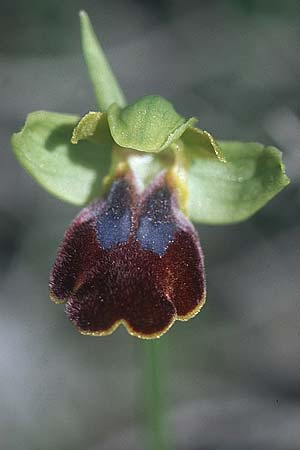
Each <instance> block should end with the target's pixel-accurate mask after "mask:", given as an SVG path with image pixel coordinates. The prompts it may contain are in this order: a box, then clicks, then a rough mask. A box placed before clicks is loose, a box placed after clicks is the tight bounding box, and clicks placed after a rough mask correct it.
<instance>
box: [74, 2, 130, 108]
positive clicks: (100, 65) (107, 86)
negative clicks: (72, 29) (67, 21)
mask: <svg viewBox="0 0 300 450" xmlns="http://www.w3.org/2000/svg"><path fill="white" fill-rule="evenodd" d="M80 26H81V41H82V51H83V56H84V60H85V63H86V66H87V69H88V72H89V75H90V78H91V81H92V84H93V86H94V91H95V95H96V98H97V103H98V106H99V108H100V109H101V110H102V111H106V110H107V109H108V107H109V106H110V105H111V104H112V103H117V104H118V105H119V106H124V105H125V104H126V101H125V97H124V95H123V92H122V90H121V88H120V86H119V84H118V82H117V80H116V78H115V76H114V74H113V72H112V70H111V67H110V65H109V63H108V61H107V59H106V56H105V54H104V52H103V50H102V48H101V46H100V44H99V42H98V39H97V37H96V35H95V32H94V30H93V27H92V25H91V22H90V19H89V17H88V15H87V13H86V12H85V11H81V12H80Z"/></svg>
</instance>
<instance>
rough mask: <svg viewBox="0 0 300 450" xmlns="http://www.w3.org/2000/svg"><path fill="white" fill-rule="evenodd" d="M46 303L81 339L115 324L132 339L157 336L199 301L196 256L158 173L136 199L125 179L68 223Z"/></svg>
mask: <svg viewBox="0 0 300 450" xmlns="http://www.w3.org/2000/svg"><path fill="white" fill-rule="evenodd" d="M50 293H51V297H52V299H53V300H54V301H57V302H60V303H62V302H65V303H66V313H67V316H68V318H69V319H70V320H71V321H72V322H73V323H74V325H75V326H76V327H77V328H78V329H79V331H80V332H81V333H83V334H89V335H99V336H101V335H107V334H110V333H112V332H113V331H114V330H115V329H116V328H117V327H118V325H119V324H123V325H125V327H126V328H127V330H128V332H129V333H130V334H132V335H134V336H137V337H140V338H145V339H147V338H148V339H151V338H156V337H160V336H161V335H162V334H164V333H165V332H166V331H167V330H168V329H169V328H170V327H171V326H172V324H173V323H174V321H175V320H176V319H178V320H188V319H189V318H190V317H192V316H194V315H195V314H197V312H198V311H199V310H200V309H201V307H202V306H203V304H204V301H205V274H204V265H203V255H202V251H201V247H200V243H199V239H198V237H197V234H196V231H195V230H194V227H193V226H192V224H191V223H190V222H189V221H188V220H187V219H186V218H185V216H184V215H183V214H182V213H181V212H180V210H179V209H178V207H177V200H176V194H175V192H174V191H173V190H171V188H170V186H169V185H168V183H167V181H166V176H165V174H164V173H162V174H160V175H158V176H157V177H156V178H155V179H154V180H153V182H152V183H151V184H150V186H149V187H148V188H147V189H146V190H145V191H144V192H143V193H138V192H137V189H136V186H135V181H134V178H133V175H132V173H131V172H128V173H127V174H125V175H123V176H121V177H119V178H117V179H116V180H115V181H114V182H113V183H112V186H111V188H110V190H109V192H108V193H107V195H106V196H105V198H103V199H102V200H98V201H96V202H93V203H92V204H90V205H89V206H87V207H86V208H85V209H84V210H83V211H82V212H81V213H80V214H79V215H78V216H77V217H76V218H75V220H74V221H73V223H72V224H71V226H70V228H69V230H68V231H67V232H66V234H65V237H64V240H63V242H62V244H61V246H60V249H59V251H58V255H57V258H56V261H55V263H54V266H53V270H52V273H51V276H50Z"/></svg>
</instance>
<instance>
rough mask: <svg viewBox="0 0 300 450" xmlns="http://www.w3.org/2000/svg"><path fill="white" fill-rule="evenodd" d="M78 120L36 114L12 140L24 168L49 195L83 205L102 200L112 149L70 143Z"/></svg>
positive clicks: (28, 119)
mask: <svg viewBox="0 0 300 450" xmlns="http://www.w3.org/2000/svg"><path fill="white" fill-rule="evenodd" d="M78 119H79V118H78V116H75V115H71V114H58V113H53V112H47V111H36V112H33V113H31V114H29V115H28V116H27V120H26V122H25V125H24V127H23V129H22V130H21V131H20V132H19V133H15V134H13V136H12V147H13V149H14V152H15V155H16V157H17V159H18V160H19V162H20V163H21V165H22V166H23V167H24V168H25V169H26V170H27V171H28V172H29V173H30V175H32V177H33V178H34V179H35V180H36V181H38V182H39V183H40V184H41V185H42V186H43V187H44V188H45V189H46V190H47V191H49V192H50V193H51V194H53V195H55V196H56V197H58V198H60V199H61V200H64V201H67V202H70V203H74V204H76V205H83V204H85V203H87V202H88V201H90V200H91V199H93V198H95V197H99V194H100V192H101V187H102V180H103V177H104V176H105V175H106V174H107V173H108V171H109V167H110V160H111V146H108V145H106V144H103V145H99V144H97V145H95V144H93V143H91V142H88V141H81V142H79V143H78V144H77V145H72V144H71V142H70V140H71V136H72V132H73V129H74V127H75V125H76V124H77V123H78Z"/></svg>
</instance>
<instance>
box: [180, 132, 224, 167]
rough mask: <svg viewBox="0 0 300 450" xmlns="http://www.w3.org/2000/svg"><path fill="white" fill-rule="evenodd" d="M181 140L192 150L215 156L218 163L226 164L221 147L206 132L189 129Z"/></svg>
mask: <svg viewBox="0 0 300 450" xmlns="http://www.w3.org/2000/svg"><path fill="white" fill-rule="evenodd" d="M182 140H183V142H184V144H185V145H186V146H188V147H191V148H194V149H195V150H196V151H197V149H199V148H201V150H202V151H206V152H208V153H210V154H211V155H213V156H216V157H217V158H218V159H219V160H220V161H222V162H226V159H225V156H224V153H223V152H222V150H221V147H220V146H219V144H218V143H217V141H216V140H215V138H214V137H213V136H212V135H211V134H210V133H208V131H203V130H200V129H199V128H194V127H190V128H188V129H187V130H186V131H185V133H184V135H183V136H182Z"/></svg>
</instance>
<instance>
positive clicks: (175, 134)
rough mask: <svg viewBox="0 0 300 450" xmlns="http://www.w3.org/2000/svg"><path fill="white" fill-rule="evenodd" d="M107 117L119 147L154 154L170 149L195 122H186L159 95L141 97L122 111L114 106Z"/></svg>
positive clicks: (110, 108)
mask: <svg viewBox="0 0 300 450" xmlns="http://www.w3.org/2000/svg"><path fill="white" fill-rule="evenodd" d="M107 118H108V123H109V128H110V132H111V134H112V137H113V139H114V141H115V142H116V143H117V144H118V145H119V146H120V147H126V148H131V149H133V150H139V151H142V152H154V153H157V152H160V151H161V150H163V149H165V148H166V147H168V146H170V145H171V144H172V142H174V141H175V140H176V139H179V138H180V136H181V135H182V134H183V133H184V132H185V130H186V129H187V128H188V127H190V126H192V125H193V124H194V123H195V122H196V119H195V118H191V119H189V120H188V121H186V120H185V119H184V118H183V117H182V116H180V115H179V114H178V113H177V112H176V111H175V109H174V108H173V105H172V104H171V103H170V102H169V101H168V100H166V99H164V98H163V97H160V96H158V95H148V96H145V97H142V98H140V99H139V100H137V101H136V102H135V103H132V104H131V105H128V106H126V107H125V108H123V109H122V108H120V107H119V106H118V105H117V104H113V105H111V106H110V107H109V109H108V111H107Z"/></svg>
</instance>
